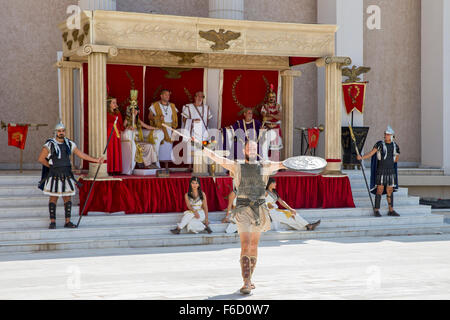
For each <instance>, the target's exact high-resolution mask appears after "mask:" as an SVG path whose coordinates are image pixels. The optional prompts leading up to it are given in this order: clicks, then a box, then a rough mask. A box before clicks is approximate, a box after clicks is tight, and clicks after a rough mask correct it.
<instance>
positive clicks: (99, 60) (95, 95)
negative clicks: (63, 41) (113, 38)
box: [77, 44, 118, 178]
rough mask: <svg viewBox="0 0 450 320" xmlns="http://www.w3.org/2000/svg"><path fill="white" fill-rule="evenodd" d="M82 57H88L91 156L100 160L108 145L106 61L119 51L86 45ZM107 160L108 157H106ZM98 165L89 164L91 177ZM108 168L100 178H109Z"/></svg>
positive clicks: (82, 49) (109, 47) (81, 50)
mask: <svg viewBox="0 0 450 320" xmlns="http://www.w3.org/2000/svg"><path fill="white" fill-rule="evenodd" d="M77 54H78V55H80V56H86V55H87V56H88V96H89V100H88V101H89V110H88V118H89V122H88V125H89V139H88V141H89V155H90V156H92V157H94V158H98V157H100V156H102V155H103V151H104V149H105V147H106V143H107V139H108V137H107V120H106V110H107V109H106V61H107V57H108V55H110V56H117V54H118V50H117V48H115V47H111V46H101V45H90V44H87V45H84V46H83V47H81V48H80V49H79V50H78V52H77ZM105 158H106V155H105ZM97 166H98V165H97V164H96V163H89V177H93V176H94V175H95V172H96V171H97ZM106 168H107V166H106V163H104V164H103V165H102V166H101V168H100V171H99V174H98V177H99V178H101V177H107V176H108V173H107V170H106Z"/></svg>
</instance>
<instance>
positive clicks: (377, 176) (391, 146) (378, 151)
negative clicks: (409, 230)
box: [357, 126, 400, 217]
mask: <svg viewBox="0 0 450 320" xmlns="http://www.w3.org/2000/svg"><path fill="white" fill-rule="evenodd" d="M394 134H395V132H394V130H392V128H391V127H390V126H388V127H387V129H386V131H385V132H384V141H378V142H377V143H376V144H375V146H374V147H373V149H372V151H370V152H369V153H368V154H366V155H364V156H363V157H361V156H357V159H358V160H360V161H361V160H364V159H368V158H370V157H371V158H372V162H371V170H370V171H371V172H370V188H371V192H372V193H376V195H375V209H374V216H375V217H381V214H380V204H381V196H382V195H383V194H386V199H387V203H388V206H389V213H388V216H392V217H399V216H400V215H399V214H398V213H397V212H395V210H394V192H395V191H397V189H398V173H397V162H398V159H399V155H400V148H399V147H398V144H397V143H395V141H394V137H393V136H394Z"/></svg>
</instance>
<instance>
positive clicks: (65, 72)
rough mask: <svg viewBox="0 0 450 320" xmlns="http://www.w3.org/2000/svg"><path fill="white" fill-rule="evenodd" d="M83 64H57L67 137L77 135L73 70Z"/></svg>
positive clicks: (70, 137)
mask: <svg viewBox="0 0 450 320" xmlns="http://www.w3.org/2000/svg"><path fill="white" fill-rule="evenodd" d="M81 66H82V64H81V63H78V62H70V61H62V60H61V61H58V62H57V63H56V64H55V67H57V68H59V69H60V71H61V121H62V123H64V125H65V126H66V137H68V138H69V139H72V140H74V136H75V123H74V90H73V88H74V86H73V84H74V83H73V74H74V72H73V70H74V69H78V68H81ZM72 163H74V162H73V157H72Z"/></svg>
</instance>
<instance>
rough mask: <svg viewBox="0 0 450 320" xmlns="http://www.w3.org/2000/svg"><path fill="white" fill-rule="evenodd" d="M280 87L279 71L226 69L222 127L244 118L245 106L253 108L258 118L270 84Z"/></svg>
mask: <svg viewBox="0 0 450 320" xmlns="http://www.w3.org/2000/svg"><path fill="white" fill-rule="evenodd" d="M271 84H273V86H274V88H278V71H254V70H225V71H224V82H223V95H222V127H226V126H230V125H232V124H233V123H235V122H236V120H239V119H242V111H243V108H244V107H249V108H253V111H254V112H253V113H254V116H255V118H256V119H260V120H261V118H260V116H259V113H260V111H261V106H262V104H263V103H264V102H265V101H266V98H267V93H268V92H269V90H270V85H271Z"/></svg>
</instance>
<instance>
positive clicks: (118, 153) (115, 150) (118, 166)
mask: <svg viewBox="0 0 450 320" xmlns="http://www.w3.org/2000/svg"><path fill="white" fill-rule="evenodd" d="M116 117H119V118H118V119H117V125H116V126H117V130H118V131H119V133H120V132H122V131H123V130H124V128H123V120H122V115H121V114H120V113H118V114H116V115H115V114H111V113H109V112H108V113H107V123H108V135H107V137H108V138H109V135H110V134H111V130H113V131H115V130H114V127H113V126H114V121H115V120H116ZM107 163H108V173H111V174H120V173H122V145H121V142H120V137H119V138H117V135H116V133H115V132H113V134H112V137H111V141H110V142H109V145H108V150H107Z"/></svg>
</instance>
